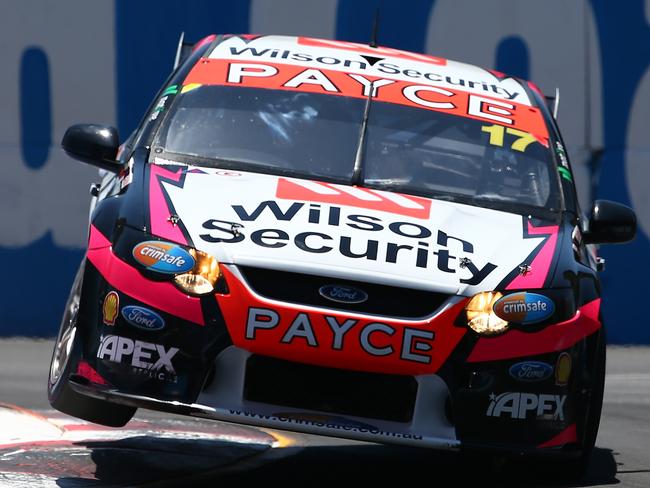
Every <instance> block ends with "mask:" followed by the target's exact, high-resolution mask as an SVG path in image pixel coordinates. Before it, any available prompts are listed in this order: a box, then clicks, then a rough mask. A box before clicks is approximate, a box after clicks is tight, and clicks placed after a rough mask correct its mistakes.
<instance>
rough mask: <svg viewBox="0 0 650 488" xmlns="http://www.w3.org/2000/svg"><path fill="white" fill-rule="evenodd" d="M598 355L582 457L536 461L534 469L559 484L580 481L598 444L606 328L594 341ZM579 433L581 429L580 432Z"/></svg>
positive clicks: (592, 375) (584, 427) (585, 418)
mask: <svg viewBox="0 0 650 488" xmlns="http://www.w3.org/2000/svg"><path fill="white" fill-rule="evenodd" d="M595 339H596V341H597V343H596V346H595V354H594V358H593V363H592V364H593V370H592V371H591V378H592V384H591V394H590V396H589V398H588V400H587V404H586V408H585V410H584V416H583V417H582V418H584V424H583V426H582V439H581V442H580V444H581V446H580V447H581V453H580V457H579V458H577V459H572V460H566V461H565V460H561V461H560V460H555V461H544V460H537V461H536V462H535V467H536V468H537V470H538V471H539V472H540V474H541V475H542V477H544V478H547V479H552V480H556V481H578V480H580V478H582V476H583V475H584V473H585V471H586V470H587V468H588V467H589V461H590V460H591V453H592V452H593V450H594V447H595V445H596V437H597V436H598V427H599V425H600V415H601V412H602V408H603V396H604V392H605V367H606V364H607V345H606V339H605V329H604V328H602V329H601V332H600V333H599V335H598V337H596V338H595ZM578 431H579V432H580V429H578Z"/></svg>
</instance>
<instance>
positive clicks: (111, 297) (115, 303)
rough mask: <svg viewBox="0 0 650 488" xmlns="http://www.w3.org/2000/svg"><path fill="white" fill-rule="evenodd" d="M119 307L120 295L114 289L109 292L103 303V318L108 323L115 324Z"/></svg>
mask: <svg viewBox="0 0 650 488" xmlns="http://www.w3.org/2000/svg"><path fill="white" fill-rule="evenodd" d="M119 308H120V297H119V295H118V294H117V293H116V292H114V291H111V292H109V293H107V294H106V296H105V297H104V303H103V305H102V318H103V321H104V323H105V324H106V325H115V319H116V318H117V311H118V310H119Z"/></svg>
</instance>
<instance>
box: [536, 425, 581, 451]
mask: <svg viewBox="0 0 650 488" xmlns="http://www.w3.org/2000/svg"><path fill="white" fill-rule="evenodd" d="M577 441H578V433H577V431H576V424H571V425H569V426H568V427H567V428H566V429H564V430H563V431H562V432H560V433H559V434H558V435H556V436H555V437H552V438H551V439H549V440H547V441H546V442H543V443H541V444H540V445H539V446H537V447H539V448H544V447H556V446H563V445H565V444H570V443H572V442H577Z"/></svg>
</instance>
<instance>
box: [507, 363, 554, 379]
mask: <svg viewBox="0 0 650 488" xmlns="http://www.w3.org/2000/svg"><path fill="white" fill-rule="evenodd" d="M509 373H510V376H512V377H513V378H514V379H516V380H518V381H528V382H530V381H544V380H545V379H547V378H550V376H551V375H552V374H553V366H551V365H550V364H548V363H543V362H542V361H524V362H521V363H517V364H513V365H512V366H510V370H509Z"/></svg>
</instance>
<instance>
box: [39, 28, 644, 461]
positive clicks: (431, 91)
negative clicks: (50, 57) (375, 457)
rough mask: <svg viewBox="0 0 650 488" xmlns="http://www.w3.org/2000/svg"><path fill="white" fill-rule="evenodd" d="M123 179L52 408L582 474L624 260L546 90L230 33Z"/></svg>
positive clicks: (87, 278) (124, 169)
mask: <svg viewBox="0 0 650 488" xmlns="http://www.w3.org/2000/svg"><path fill="white" fill-rule="evenodd" d="M178 57H179V58H180V59H179V62H177V67H176V68H175V69H174V71H173V73H172V74H171V75H170V77H169V79H168V80H167V82H166V83H165V84H164V86H163V87H162V88H161V90H160V92H159V93H158V95H157V96H156V98H155V99H154V101H153V103H152V104H151V107H150V109H149V110H148V111H147V113H146V114H145V116H144V118H143V119H142V122H141V123H140V125H139V127H138V128H137V130H135V131H134V133H133V134H132V135H131V136H130V137H128V139H126V140H125V141H123V143H122V144H120V141H119V140H118V134H117V131H116V130H115V129H114V128H111V127H106V126H99V125H89V124H83V125H75V126H73V127H71V128H70V129H69V130H68V131H67V132H66V134H65V136H64V139H63V143H62V144H63V148H64V149H65V151H66V152H67V153H68V154H69V155H70V156H72V157H74V158H76V159H79V160H81V161H84V162H86V163H89V164H92V165H95V166H97V167H99V168H101V169H102V170H103V175H104V176H103V179H102V181H101V183H100V184H97V185H95V186H94V187H93V188H92V191H91V193H92V194H93V199H92V207H91V216H90V226H89V233H88V248H87V252H86V254H85V256H84V259H83V262H82V264H81V266H80V268H79V271H78V273H77V276H76V279H75V281H74V284H73V286H72V291H71V293H70V297H69V300H68V302H67V305H66V308H65V313H64V316H63V320H62V324H61V328H60V332H59V335H58V339H57V341H56V345H55V347H54V353H53V356H52V362H51V368H50V374H49V386H48V393H49V400H50V403H51V404H52V405H53V406H54V407H55V408H57V409H59V410H61V411H62V412H65V413H68V414H70V415H74V416H76V417H80V418H83V419H86V420H89V421H92V422H96V423H100V424H105V425H110V426H122V425H124V424H126V423H127V422H128V421H129V419H131V417H132V416H133V414H134V412H135V410H136V408H139V407H142V408H149V409H156V410H162V411H168V412H174V413H181V414H187V415H192V416H197V417H204V418H212V419H219V420H225V421H231V422H239V423H243V424H251V425H258V426H265V427H273V428H280V429H286V430H293V431H300V432H307V433H315V434H322V435H329V436H337V437H344V438H349V439H358V440H366V441H372V442H379V443H395V444H407V445H412V446H423V447H429V448H434V449H442V450H467V451H472V450H478V451H481V450H487V451H488V452H492V453H502V454H506V455H507V454H517V455H520V454H524V455H532V456H535V455H539V456H546V457H549V458H550V457H552V458H553V459H554V460H557V461H558V462H562V463H564V462H567V463H569V465H570V466H572V467H573V468H575V470H576V471H579V470H580V469H582V468H583V467H584V465H585V463H586V460H587V459H588V457H589V454H590V452H591V450H592V448H593V446H594V442H595V439H596V433H597V430H598V424H599V418H600V410H601V403H602V396H603V382H604V373H605V369H604V365H605V330H604V326H603V322H602V318H601V312H600V308H601V286H600V283H599V278H598V273H597V272H598V270H599V267H600V266H601V264H602V260H600V259H599V258H598V257H597V254H596V253H597V250H596V248H595V246H594V245H595V244H601V243H613V242H625V241H628V240H630V239H632V238H633V236H634V233H635V228H636V222H635V217H634V214H633V213H632V211H631V210H630V209H628V208H627V207H624V206H622V205H619V204H616V203H613V202H609V201H602V200H601V201H596V202H595V204H594V206H593V208H592V209H591V212H590V214H589V216H588V218H585V217H583V215H582V213H581V211H580V208H579V206H578V201H577V198H576V190H575V187H574V181H573V173H572V171H571V166H570V163H569V160H568V158H567V154H566V151H565V149H564V143H563V141H562V138H561V136H560V133H559V130H558V127H557V124H556V122H555V119H554V116H553V115H552V113H551V110H550V109H549V108H548V107H547V101H546V100H545V98H544V96H543V95H542V94H541V93H540V91H539V89H538V88H537V87H536V86H535V85H534V84H532V83H530V82H527V81H524V80H520V79H516V78H513V77H509V76H507V75H504V74H502V73H499V72H495V71H490V70H485V69H481V68H478V67H474V66H470V65H466V64H462V63H458V62H454V61H451V60H447V59H442V58H438V57H434V56H429V55H423V54H416V53H411V52H405V51H400V50H396V49H390V48H381V47H370V46H365V45H361V44H353V43H348V42H338V41H328V40H319V39H312V38H305V37H282V36H251V35H213V36H209V37H207V38H205V39H203V40H202V41H200V42H198V43H196V44H195V45H194V46H192V47H189V48H185V47H183V48H182V49H180V50H179V56H178Z"/></svg>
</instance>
